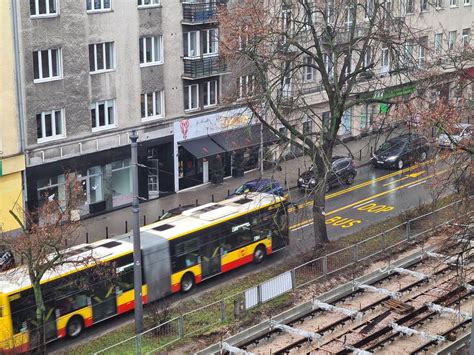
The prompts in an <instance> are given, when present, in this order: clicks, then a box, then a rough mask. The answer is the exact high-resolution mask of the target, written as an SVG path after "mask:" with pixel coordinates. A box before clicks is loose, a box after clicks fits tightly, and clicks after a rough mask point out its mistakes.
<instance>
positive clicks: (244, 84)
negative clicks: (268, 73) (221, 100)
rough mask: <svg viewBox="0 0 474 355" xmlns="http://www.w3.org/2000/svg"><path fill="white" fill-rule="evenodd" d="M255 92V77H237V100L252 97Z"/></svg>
mask: <svg viewBox="0 0 474 355" xmlns="http://www.w3.org/2000/svg"><path fill="white" fill-rule="evenodd" d="M254 90H255V76H254V75H244V76H240V77H239V99H245V98H246V97H251V96H253V93H254Z"/></svg>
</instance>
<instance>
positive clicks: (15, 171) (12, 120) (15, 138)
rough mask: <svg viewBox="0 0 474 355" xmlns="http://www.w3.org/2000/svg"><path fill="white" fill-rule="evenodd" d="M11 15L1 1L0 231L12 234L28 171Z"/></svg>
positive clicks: (5, 3)
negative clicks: (24, 149)
mask: <svg viewBox="0 0 474 355" xmlns="http://www.w3.org/2000/svg"><path fill="white" fill-rule="evenodd" d="M11 14H12V7H11V4H10V3H9V2H8V1H2V2H0V42H1V43H2V48H3V54H2V56H1V57H0V78H1V84H0V111H1V112H2V115H1V118H0V124H1V127H2V128H1V129H0V196H1V198H0V232H7V233H13V232H15V231H16V230H18V229H19V228H20V227H21V226H20V225H19V224H18V222H17V221H16V220H15V218H14V217H13V216H12V215H11V214H10V210H12V211H14V212H15V214H16V215H17V216H18V217H19V218H20V221H21V220H22V216H23V214H22V209H23V184H22V174H23V172H24V170H25V158H24V155H23V141H22V136H21V129H20V120H19V111H18V105H17V102H18V101H17V100H18V96H17V88H18V87H17V85H16V77H15V50H14V48H15V46H14V40H13V39H14V34H13V24H12V20H13V18H12V16H11Z"/></svg>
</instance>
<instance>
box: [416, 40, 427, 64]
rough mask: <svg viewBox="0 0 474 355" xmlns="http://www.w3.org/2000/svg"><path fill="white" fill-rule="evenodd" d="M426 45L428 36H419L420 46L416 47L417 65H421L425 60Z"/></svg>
mask: <svg viewBox="0 0 474 355" xmlns="http://www.w3.org/2000/svg"><path fill="white" fill-rule="evenodd" d="M427 45H428V37H426V36H425V37H421V38H420V46H419V48H418V65H419V66H420V67H423V66H424V65H425V62H426V47H427Z"/></svg>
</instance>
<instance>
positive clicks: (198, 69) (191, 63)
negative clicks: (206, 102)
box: [184, 56, 227, 79]
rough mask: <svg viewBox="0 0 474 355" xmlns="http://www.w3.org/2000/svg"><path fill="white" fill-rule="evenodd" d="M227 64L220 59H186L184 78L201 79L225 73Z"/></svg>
mask: <svg viewBox="0 0 474 355" xmlns="http://www.w3.org/2000/svg"><path fill="white" fill-rule="evenodd" d="M226 70H227V64H226V63H225V62H224V61H223V60H222V58H219V57H217V56H216V57H209V58H199V59H186V58H185V59H184V77H185V78H188V79H199V78H203V77H206V76H212V75H219V74H223V73H225V72H226Z"/></svg>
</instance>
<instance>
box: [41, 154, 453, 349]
mask: <svg viewBox="0 0 474 355" xmlns="http://www.w3.org/2000/svg"><path fill="white" fill-rule="evenodd" d="M447 169H448V165H447V164H446V163H444V164H443V163H441V164H438V165H437V166H436V168H434V165H433V162H432V161H427V162H424V163H421V164H419V165H414V166H412V167H409V168H406V169H403V170H400V171H390V170H382V169H374V168H372V167H371V166H366V167H362V168H360V169H359V171H358V175H357V177H356V179H355V182H354V184H353V185H352V186H340V187H338V188H334V189H332V190H331V191H329V193H328V194H327V195H326V216H327V217H326V224H327V226H328V234H329V237H330V239H331V240H336V239H340V238H343V237H344V236H347V235H349V234H351V233H354V232H357V231H359V230H361V229H364V228H367V227H369V226H370V225H372V224H375V223H378V222H381V221H383V220H385V219H387V218H390V217H393V216H396V215H398V214H400V212H402V211H406V210H408V209H411V208H414V207H417V206H418V205H419V204H420V203H426V202H427V201H430V200H431V199H432V195H431V193H430V189H429V188H428V185H429V182H430V181H432V179H433V178H435V177H437V176H441V175H442V174H446V173H447ZM290 200H291V201H292V202H293V203H294V204H295V206H297V208H295V207H292V208H290V209H289V212H290V248H289V250H287V251H285V253H280V254H286V253H291V254H297V253H300V252H301V251H302V250H308V248H310V247H312V246H313V243H314V238H313V237H312V221H311V206H312V201H311V196H305V194H304V193H302V192H300V191H298V190H296V189H295V190H292V191H291V192H290ZM283 257H284V255H274V256H273V257H270V258H268V259H267V260H265V261H264V262H263V263H262V265H261V266H259V268H258V269H257V270H256V269H255V266H254V265H246V266H244V267H241V268H240V269H237V270H233V271H231V272H228V273H226V274H223V275H219V276H217V277H214V278H212V279H210V280H206V282H204V283H202V284H200V285H199V286H198V287H196V288H195V289H194V290H193V291H191V292H190V293H189V294H186V295H183V294H177V295H172V296H169V297H168V300H169V301H170V302H172V303H176V302H179V301H180V300H182V299H183V298H187V297H199V296H200V295H201V294H202V293H203V292H204V291H206V290H209V289H211V288H213V287H216V286H217V285H219V284H221V283H224V282H226V281H229V280H231V279H235V278H238V277H241V276H243V275H247V274H249V273H252V272H258V271H259V270H261V268H262V267H266V266H270V265H272V264H273V263H275V262H277V261H278V260H281V259H282V258H283ZM132 320H133V314H132V313H130V314H126V315H123V316H121V317H115V318H112V319H109V320H107V321H104V322H102V323H100V324H97V325H96V326H94V327H92V328H89V329H86V330H85V331H84V333H83V334H82V335H81V337H80V338H79V339H76V340H61V341H56V342H54V343H52V344H50V347H49V350H50V351H57V353H62V352H65V351H66V350H65V348H67V347H70V346H78V345H79V344H81V343H85V342H87V341H88V340H89V339H92V338H95V337H98V336H100V335H102V334H104V333H106V332H108V331H110V329H114V328H116V327H118V326H120V325H123V324H124V323H126V322H131V321H132Z"/></svg>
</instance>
